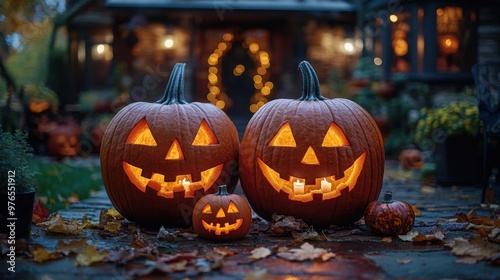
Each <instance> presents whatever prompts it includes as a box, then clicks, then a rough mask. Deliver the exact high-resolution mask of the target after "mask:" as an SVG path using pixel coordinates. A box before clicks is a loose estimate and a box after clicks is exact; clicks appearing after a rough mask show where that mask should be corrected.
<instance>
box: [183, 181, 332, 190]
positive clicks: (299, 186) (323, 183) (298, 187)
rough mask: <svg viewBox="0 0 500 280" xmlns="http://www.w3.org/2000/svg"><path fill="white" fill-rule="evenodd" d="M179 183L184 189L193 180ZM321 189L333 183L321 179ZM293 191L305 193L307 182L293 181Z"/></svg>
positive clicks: (327, 187)
mask: <svg viewBox="0 0 500 280" xmlns="http://www.w3.org/2000/svg"><path fill="white" fill-rule="evenodd" d="M179 184H181V185H182V186H183V187H184V189H188V188H189V185H190V184H191V182H190V181H189V180H187V179H186V178H183V179H182V181H179ZM321 191H322V192H324V193H326V192H331V191H332V183H330V182H328V181H327V180H326V178H323V180H321ZM293 192H294V193H296V194H304V192H305V183H304V182H301V181H300V180H298V179H297V181H295V182H293Z"/></svg>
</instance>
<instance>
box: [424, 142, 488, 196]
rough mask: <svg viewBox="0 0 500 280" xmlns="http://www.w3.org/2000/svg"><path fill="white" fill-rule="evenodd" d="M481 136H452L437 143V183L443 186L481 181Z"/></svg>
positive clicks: (471, 183)
mask: <svg viewBox="0 0 500 280" xmlns="http://www.w3.org/2000/svg"><path fill="white" fill-rule="evenodd" d="M480 143H481V141H480V138H479V137H472V136H468V135H464V136H451V137H448V138H447V139H446V140H445V141H444V142H443V143H438V144H436V150H435V151H434V154H433V156H434V161H435V163H436V183H438V184H440V185H443V186H452V185H476V184H479V182H481V166H482V165H481V145H480Z"/></svg>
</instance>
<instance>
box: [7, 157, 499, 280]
mask: <svg viewBox="0 0 500 280" xmlns="http://www.w3.org/2000/svg"><path fill="white" fill-rule="evenodd" d="M407 175H411V173H408V172H400V171H398V166H397V164H395V163H391V162H389V163H388V164H387V170H386V174H385V180H384V185H383V190H382V193H381V196H382V194H383V193H385V191H386V190H391V191H392V192H393V193H394V196H395V199H398V200H405V201H407V202H409V203H411V204H412V205H414V206H416V207H417V208H418V210H419V211H420V212H421V216H419V217H417V219H416V223H415V227H414V229H413V230H416V231H418V232H421V233H424V234H427V233H429V232H431V231H435V230H436V228H441V230H442V231H443V233H445V234H446V239H445V241H446V242H449V241H451V240H453V239H454V238H455V237H464V238H470V237H472V236H474V235H475V233H474V231H473V230H467V229H465V228H464V227H463V225H461V224H457V223H452V222H449V221H447V220H449V219H452V218H455V214H456V213H468V212H469V211H470V210H471V209H475V211H476V212H477V214H478V215H479V216H491V215H492V210H491V209H487V208H485V207H484V206H483V207H481V205H480V197H481V190H480V189H479V188H478V187H474V186H456V187H439V186H429V187H422V184H421V183H420V182H419V181H417V180H414V179H412V178H410V177H407ZM237 193H240V194H241V193H242V192H241V188H238V189H237ZM111 207H112V206H111V203H110V202H109V200H108V198H107V196H106V193H105V192H104V191H102V192H99V193H98V194H97V195H96V196H94V197H92V198H90V199H88V200H85V201H82V202H80V203H77V204H73V205H71V206H70V207H68V208H67V209H64V210H62V211H60V212H59V214H61V215H62V216H63V217H65V218H67V219H71V218H77V219H81V218H82V216H83V215H84V214H85V215H87V216H88V217H89V218H90V219H91V220H92V221H98V219H99V213H100V211H101V210H103V209H109V208H111ZM255 226H256V227H254V228H253V230H252V231H251V233H252V234H249V235H247V236H246V237H245V238H243V239H242V240H239V241H234V242H228V243H214V242H210V241H205V240H201V239H198V238H196V237H195V238H184V237H176V238H175V239H174V240H173V241H165V240H160V241H159V240H156V232H144V231H142V233H141V234H142V236H143V238H144V239H145V240H147V241H148V242H151V243H154V244H156V245H157V249H158V251H159V253H161V254H169V255H174V256H175V255H176V254H179V253H190V252H193V250H197V253H198V254H199V255H204V256H206V257H207V259H209V260H210V256H211V255H213V254H214V253H213V252H214V248H223V250H224V251H225V252H228V251H230V252H232V255H231V254H230V255H227V256H225V257H223V258H222V261H219V262H218V263H217V264H218V265H217V266H216V267H213V268H211V269H207V272H200V270H203V269H200V266H203V265H204V263H198V264H197V266H196V267H197V268H198V269H196V270H193V269H188V270H183V271H180V272H174V273H169V274H167V273H161V272H156V273H151V274H147V276H144V277H142V279H288V280H291V279H500V266H496V265H494V264H492V263H491V262H487V261H481V262H479V263H476V264H459V263H457V262H456V261H457V260H458V258H457V257H456V256H455V255H453V254H452V253H451V251H450V250H449V249H447V248H445V246H443V244H442V243H429V242H425V243H423V244H416V243H412V242H404V241H401V240H399V239H398V238H392V239H384V238H382V237H378V236H374V235H373V234H371V233H370V232H369V231H368V229H367V228H366V227H365V226H364V225H362V224H361V225H357V226H352V227H349V228H335V230H331V231H324V232H322V233H320V235H322V237H323V238H322V240H319V241H318V240H308V241H307V242H309V243H310V244H312V245H313V246H315V247H316V248H324V249H327V250H330V252H333V253H335V254H336V256H335V257H334V258H331V259H329V260H327V261H302V262H297V261H288V260H285V259H283V258H279V257H278V256H276V255H275V254H274V255H271V256H269V257H267V258H263V259H259V260H252V259H250V258H249V255H250V251H251V250H253V249H254V248H257V247H266V248H269V249H272V250H273V252H275V251H276V250H277V249H278V248H280V247H284V246H286V247H288V248H297V247H299V246H300V245H301V244H302V243H303V242H304V241H302V240H297V239H295V238H294V237H293V236H291V235H287V236H284V237H274V236H270V235H268V234H266V233H265V232H264V231H261V230H259V229H258V228H259V227H260V226H265V224H264V223H257V224H256V225H255ZM188 236H189V235H188ZM84 238H85V239H88V240H89V243H91V244H94V245H96V247H98V248H100V249H112V248H116V247H119V248H122V250H124V251H127V250H129V251H130V250H133V249H132V248H131V246H130V244H131V243H132V242H133V241H132V238H133V237H132V236H131V234H121V235H109V234H105V233H103V231H99V230H92V229H84V230H83V231H82V232H80V233H78V234H76V235H61V234H53V233H47V232H45V230H44V229H43V228H42V227H39V226H33V229H32V236H31V238H30V239H29V240H28V241H27V243H28V245H30V246H34V244H40V245H42V246H43V247H45V248H47V249H49V250H54V247H55V246H56V244H57V242H58V241H60V240H63V241H66V242H69V241H71V240H81V239H84ZM19 246H21V245H19ZM220 259H221V258H219V260H220ZM205 260H206V259H205ZM198 261H199V259H198ZM143 262H145V261H143ZM213 263H214V262H212V264H213ZM7 267H8V265H7V263H6V261H5V260H4V261H2V262H1V263H0V279H133V278H140V277H134V276H131V273H130V271H131V268H130V266H129V265H128V264H126V263H125V262H119V261H118V262H111V263H97V264H93V265H91V266H88V267H82V266H77V265H75V257H74V256H71V257H65V258H62V259H59V260H55V261H48V262H44V263H35V262H34V261H33V260H32V258H31V257H29V256H25V255H18V256H17V258H16V272H15V273H11V272H9V271H7ZM142 271H143V272H144V270H142Z"/></svg>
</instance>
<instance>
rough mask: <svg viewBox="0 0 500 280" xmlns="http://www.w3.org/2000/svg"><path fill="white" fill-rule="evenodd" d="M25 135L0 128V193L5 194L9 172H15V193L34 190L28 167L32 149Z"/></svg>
mask: <svg viewBox="0 0 500 280" xmlns="http://www.w3.org/2000/svg"><path fill="white" fill-rule="evenodd" d="M26 138H27V134H26V133H23V132H20V131H16V132H15V133H9V132H5V131H3V129H2V127H1V126H0V182H2V183H1V187H0V191H1V192H3V193H6V192H7V182H8V178H9V172H15V174H14V179H15V188H16V192H17V193H22V192H29V191H33V190H35V189H36V183H35V180H34V175H35V173H34V172H33V171H32V169H31V168H30V167H29V159H30V158H31V157H32V155H33V154H32V148H31V146H29V144H28V142H27V141H26Z"/></svg>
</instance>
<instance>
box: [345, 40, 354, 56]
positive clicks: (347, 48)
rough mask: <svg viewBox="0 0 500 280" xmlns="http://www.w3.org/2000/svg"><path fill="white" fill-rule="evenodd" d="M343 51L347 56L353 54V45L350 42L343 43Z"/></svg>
mask: <svg viewBox="0 0 500 280" xmlns="http://www.w3.org/2000/svg"><path fill="white" fill-rule="evenodd" d="M344 51H345V52H346V53H347V54H352V53H354V45H353V43H352V42H345V43H344Z"/></svg>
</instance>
